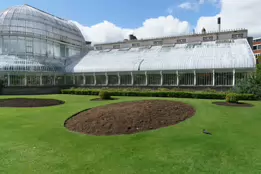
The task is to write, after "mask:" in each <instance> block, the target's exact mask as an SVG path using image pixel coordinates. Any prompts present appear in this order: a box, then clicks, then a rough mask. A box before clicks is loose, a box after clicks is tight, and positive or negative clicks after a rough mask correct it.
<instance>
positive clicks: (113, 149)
mask: <svg viewBox="0 0 261 174" xmlns="http://www.w3.org/2000/svg"><path fill="white" fill-rule="evenodd" d="M30 97H32V96H30ZM41 97H42V98H55V99H61V100H64V101H66V104H64V105H60V106H53V107H47V108H37V109H35V108H33V109H30V108H28V109H23V108H20V109H15V108H0V173H3V174H10V173H11V174H18V173H23V174H31V173H37V174H41V173H42V174H53V173H61V174H67V173H72V174H79V173H84V174H93V173H95V174H101V173H102V174H134V173H135V174H151V173H155V174H161V173H162V174H173V173H178V174H181V173H193V174H198V173H207V174H210V173H211V174H212V173H219V174H220V173H222V174H223V173H224V174H230V173H235V174H240V173H242V174H246V173H261V131H260V130H261V102H251V103H253V104H254V105H255V107H253V108H231V107H225V106H216V105H213V104H211V102H212V101H211V100H196V99H169V100H178V101H183V102H185V103H189V104H191V105H193V106H194V107H195V108H196V109H197V112H196V115H195V116H194V117H192V118H190V119H189V120H186V121H185V122H182V123H180V124H178V125H175V126H172V127H168V128H163V129H159V130H155V131H149V132H144V133H139V134H134V135H125V136H110V137H95V136H88V135H82V134H78V133H72V132H69V131H68V130H67V129H66V128H64V127H63V124H64V121H65V119H67V118H68V117H70V116H71V115H73V114H74V113H76V112H79V111H81V110H84V109H87V108H90V107H96V106H99V105H104V104H107V103H112V102H121V101H131V100H139V99H144V98H137V97H136V98H134V97H133V98H131V97H128V98H127V97H120V100H114V101H108V102H97V101H95V102H94V101H92V102H91V101H89V100H90V99H91V98H95V97H94V96H70V95H49V96H41ZM1 98H3V97H1ZM148 99H152V98H148ZM203 128H205V129H207V130H209V131H210V132H212V133H213V136H208V135H205V134H202V129H203Z"/></svg>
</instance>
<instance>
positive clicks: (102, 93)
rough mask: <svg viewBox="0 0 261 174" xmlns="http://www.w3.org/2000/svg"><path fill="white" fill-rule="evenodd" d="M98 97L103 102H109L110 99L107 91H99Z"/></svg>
mask: <svg viewBox="0 0 261 174" xmlns="http://www.w3.org/2000/svg"><path fill="white" fill-rule="evenodd" d="M99 96H100V98H101V99H103V100H109V99H111V94H110V93H109V92H108V91H100V92H99Z"/></svg>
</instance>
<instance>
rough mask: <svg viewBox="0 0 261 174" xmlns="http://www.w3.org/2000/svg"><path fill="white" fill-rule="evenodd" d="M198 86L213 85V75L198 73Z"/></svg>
mask: <svg viewBox="0 0 261 174" xmlns="http://www.w3.org/2000/svg"><path fill="white" fill-rule="evenodd" d="M196 76H197V85H199V86H201V85H203V86H208V85H213V73H197V74H196Z"/></svg>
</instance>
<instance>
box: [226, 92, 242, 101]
mask: <svg viewBox="0 0 261 174" xmlns="http://www.w3.org/2000/svg"><path fill="white" fill-rule="evenodd" d="M238 100H239V97H238V94H235V93H229V94H227V95H226V102H228V103H238Z"/></svg>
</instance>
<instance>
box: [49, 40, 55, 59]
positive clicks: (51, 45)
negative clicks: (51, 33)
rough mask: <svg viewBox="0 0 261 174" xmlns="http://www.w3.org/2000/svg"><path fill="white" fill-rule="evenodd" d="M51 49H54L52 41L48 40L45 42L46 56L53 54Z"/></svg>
mask: <svg viewBox="0 0 261 174" xmlns="http://www.w3.org/2000/svg"><path fill="white" fill-rule="evenodd" d="M53 49H54V46H53V43H52V42H48V44H47V51H48V57H53V54H54V51H53Z"/></svg>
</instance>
